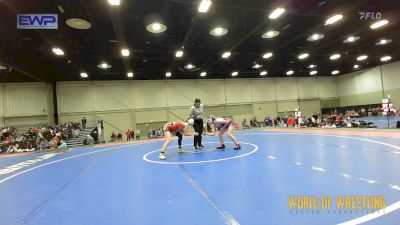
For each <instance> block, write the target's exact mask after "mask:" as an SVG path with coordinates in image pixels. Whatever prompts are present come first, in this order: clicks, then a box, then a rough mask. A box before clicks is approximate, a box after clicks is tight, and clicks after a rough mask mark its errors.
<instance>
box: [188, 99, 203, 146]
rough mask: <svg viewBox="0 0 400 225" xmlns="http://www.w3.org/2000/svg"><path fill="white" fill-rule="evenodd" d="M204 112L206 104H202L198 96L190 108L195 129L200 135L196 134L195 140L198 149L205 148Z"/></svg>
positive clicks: (194, 143)
mask: <svg viewBox="0 0 400 225" xmlns="http://www.w3.org/2000/svg"><path fill="white" fill-rule="evenodd" d="M203 114H204V106H203V104H201V100H200V99H199V98H196V99H195V100H194V104H193V106H192V107H191V108H190V111H189V116H190V118H192V119H194V124H193V128H194V131H195V132H197V133H198V134H199V135H197V136H194V138H193V139H194V140H193V147H194V148H195V149H196V150H197V149H199V148H204V146H203V145H202V144H201V139H202V136H201V135H202V134H203V127H204V125H203Z"/></svg>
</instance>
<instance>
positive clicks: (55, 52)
mask: <svg viewBox="0 0 400 225" xmlns="http://www.w3.org/2000/svg"><path fill="white" fill-rule="evenodd" d="M53 53H54V54H56V55H60V56H61V55H64V51H63V50H62V49H61V48H53Z"/></svg>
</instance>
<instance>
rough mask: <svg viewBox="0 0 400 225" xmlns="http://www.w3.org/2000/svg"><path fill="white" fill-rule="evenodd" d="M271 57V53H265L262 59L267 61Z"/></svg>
mask: <svg viewBox="0 0 400 225" xmlns="http://www.w3.org/2000/svg"><path fill="white" fill-rule="evenodd" d="M272 55H273V54H272V52H267V53H265V54H264V55H263V58H264V59H268V58H270V57H271V56H272Z"/></svg>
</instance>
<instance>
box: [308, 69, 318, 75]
mask: <svg viewBox="0 0 400 225" xmlns="http://www.w3.org/2000/svg"><path fill="white" fill-rule="evenodd" d="M317 73H318V71H316V70H312V71H311V72H310V75H315V74H317Z"/></svg>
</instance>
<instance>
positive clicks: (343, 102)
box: [337, 62, 400, 107]
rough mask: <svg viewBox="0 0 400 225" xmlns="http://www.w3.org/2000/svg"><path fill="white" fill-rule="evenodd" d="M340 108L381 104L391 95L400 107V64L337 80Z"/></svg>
mask: <svg viewBox="0 0 400 225" xmlns="http://www.w3.org/2000/svg"><path fill="white" fill-rule="evenodd" d="M337 89H338V98H339V101H340V106H351V105H362V104H375V103H381V102H382V98H384V97H387V95H388V94H391V98H392V99H391V100H392V101H393V103H394V105H395V106H397V107H399V106H400V62H394V63H390V64H385V65H382V66H377V67H374V68H371V69H366V70H360V71H356V72H353V73H350V74H347V75H343V76H340V77H338V78H337Z"/></svg>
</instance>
